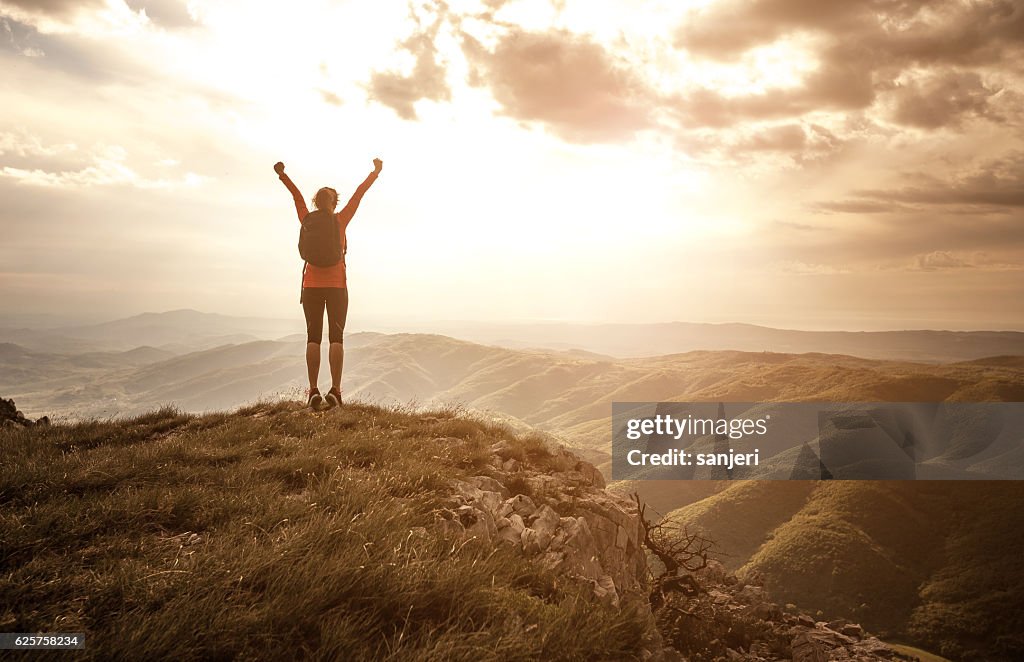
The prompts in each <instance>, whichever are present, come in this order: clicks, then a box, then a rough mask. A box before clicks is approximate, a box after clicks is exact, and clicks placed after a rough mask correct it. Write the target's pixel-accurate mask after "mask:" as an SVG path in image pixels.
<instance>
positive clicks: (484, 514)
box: [438, 442, 647, 605]
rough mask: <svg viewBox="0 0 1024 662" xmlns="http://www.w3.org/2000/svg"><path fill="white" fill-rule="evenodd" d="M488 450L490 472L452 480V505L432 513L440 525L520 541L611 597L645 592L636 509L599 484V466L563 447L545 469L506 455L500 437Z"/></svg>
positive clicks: (498, 540)
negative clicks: (552, 469) (491, 468)
mask: <svg viewBox="0 0 1024 662" xmlns="http://www.w3.org/2000/svg"><path fill="white" fill-rule="evenodd" d="M492 451H493V453H494V455H493V456H492V460H491V466H492V467H493V471H492V472H490V473H491V475H489V476H488V475H480V476H473V477H471V478H469V479H467V480H460V481H456V482H455V484H454V485H453V488H454V493H453V495H452V500H451V506H450V507H449V508H447V509H445V510H444V511H442V512H439V513H438V518H439V520H441V522H442V524H441V525H442V526H445V527H448V528H451V529H452V530H453V532H454V533H458V534H461V535H468V536H475V537H477V538H481V539H484V540H487V541H491V542H493V543H495V544H500V545H509V546H512V547H515V548H518V549H519V550H521V551H522V553H523V554H525V555H526V556H528V557H532V558H536V559H537V562H538V563H540V564H541V565H543V566H544V567H545V568H548V569H550V570H553V571H555V572H557V573H559V574H561V575H565V576H570V577H573V578H576V579H578V580H580V581H583V582H586V583H589V584H590V585H591V586H592V587H593V590H594V593H595V594H596V595H598V596H600V597H601V598H603V599H606V600H608V601H609V602H611V603H612V604H615V605H619V604H620V603H621V602H622V600H623V599H624V598H625V597H626V596H629V597H630V599H634V598H640V597H643V598H644V599H646V593H645V582H646V581H647V563H646V560H645V556H644V551H643V549H642V546H641V544H642V543H641V541H642V536H643V530H642V528H641V526H640V521H639V518H638V516H637V513H636V508H635V506H634V505H633V504H632V503H631V502H629V501H626V500H624V499H622V498H620V497H617V496H614V495H611V494H609V493H608V492H605V491H604V478H603V476H602V475H601V472H600V471H598V470H597V469H596V468H595V467H594V466H593V465H592V464H590V463H588V462H585V461H583V460H581V459H579V458H578V457H576V456H575V455H572V454H571V453H569V452H567V451H565V450H560V451H557V453H556V454H555V456H554V457H553V458H552V459H551V461H550V464H552V465H554V466H555V467H557V468H558V469H559V470H556V471H547V472H546V471H542V470H541V469H539V468H538V467H536V466H531V465H529V464H527V463H525V462H523V461H521V460H519V459H516V458H514V457H512V455H513V452H512V450H511V449H510V448H509V446H508V445H507V444H506V443H505V442H498V443H497V444H495V445H494V447H493V448H492ZM510 485H511V486H514V487H515V489H514V490H513V489H510V487H509V486H510Z"/></svg>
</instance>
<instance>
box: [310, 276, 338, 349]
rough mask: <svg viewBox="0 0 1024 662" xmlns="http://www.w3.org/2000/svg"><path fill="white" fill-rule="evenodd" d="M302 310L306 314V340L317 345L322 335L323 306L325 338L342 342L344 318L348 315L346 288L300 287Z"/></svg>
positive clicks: (333, 341)
mask: <svg viewBox="0 0 1024 662" xmlns="http://www.w3.org/2000/svg"><path fill="white" fill-rule="evenodd" d="M301 301H302V312H303V313H305V314H306V342H313V343H316V344H317V345H319V344H320V341H321V340H323V337H324V308H326V309H327V338H328V339H329V340H330V341H331V342H332V343H340V342H343V336H344V333H345V318H347V317H348V288H345V287H304V288H302V298H301Z"/></svg>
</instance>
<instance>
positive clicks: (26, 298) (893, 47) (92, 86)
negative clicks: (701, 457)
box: [0, 0, 1024, 330]
mask: <svg viewBox="0 0 1024 662" xmlns="http://www.w3.org/2000/svg"><path fill="white" fill-rule="evenodd" d="M1022 55H1024V3H1021V2H1009V1H1005V0H995V1H986V0H972V1H970V2H961V1H957V0H954V1H947V0H935V1H913V0H903V1H896V0H870V1H861V2H855V1H850V2H817V1H813V0H750V1H738V0H717V1H703V0H701V1H697V2H680V1H678V0H674V1H665V2H662V1H659V0H650V1H646V0H509V1H504V0H477V1H471V0H449V1H448V2H440V1H430V2H412V3H407V2H390V1H388V2H372V3H371V2H352V1H350V2H327V1H311V2H302V1H296V2H289V3H269V2H267V3H262V2H261V3H254V2H242V1H241V0H224V1H221V0H210V1H207V0H189V1H181V0H73V1H72V0H13V1H12V0H0V66H2V68H3V72H4V74H3V77H2V79H0V107H2V108H3V111H2V115H0V200H2V202H0V236H2V237H3V240H2V241H0V310H3V311H7V312H12V311H13V312H16V313H21V314H39V313H45V314H57V315H70V316H74V315H83V316H91V317H117V316H126V315H131V314H136V313H141V312H144V311H163V310H172V309H179V308H193V309H198V310H203V311H208V312H221V313H226V314H232V315H255V316H267V317H298V316H299V314H300V308H299V303H298V296H299V287H300V271H301V268H302V263H301V261H300V259H299V257H298V252H297V249H296V242H297V238H298V227H299V226H298V220H297V218H296V214H295V211H294V207H293V205H292V202H291V198H290V196H289V195H288V193H287V192H286V190H285V189H284V187H283V186H282V185H281V183H280V182H279V181H278V180H277V178H276V176H275V174H274V172H273V169H272V166H273V164H274V163H275V162H276V161H278V160H281V161H283V162H284V163H285V164H286V168H287V172H288V173H289V174H290V175H291V177H292V178H293V179H294V180H295V182H296V183H297V184H298V185H299V187H300V188H301V189H302V191H303V194H304V195H305V196H306V197H307V198H310V197H311V196H312V195H313V193H315V191H316V190H317V189H318V188H319V187H321V186H332V187H334V188H336V189H337V190H338V191H339V193H340V194H341V197H342V200H343V201H344V200H345V199H346V198H347V196H348V195H349V194H350V193H349V192H350V191H352V190H354V189H355V187H356V186H357V185H358V184H359V183H360V182H361V181H362V179H363V178H364V177H365V176H366V174H368V173H369V171H370V170H371V169H372V159H373V158H374V157H380V158H381V159H383V161H384V170H383V173H382V174H381V176H380V178H379V179H378V181H377V182H376V184H375V185H374V186H373V188H372V189H371V190H370V192H369V193H368V194H367V195H366V197H365V198H364V200H363V202H362V204H361V206H360V208H359V210H358V212H357V213H356V216H355V218H354V220H353V222H352V224H351V225H350V226H349V230H348V242H349V253H348V258H347V263H348V274H349V275H348V281H349V289H350V300H351V308H350V317H349V319H350V323H352V322H354V323H355V324H356V325H357V326H358V325H361V326H364V327H365V326H368V325H369V326H372V324H373V322H374V321H376V320H387V321H389V322H392V323H393V322H395V321H401V320H410V321H416V323H417V324H420V325H422V324H423V323H428V324H429V321H430V320H474V321H495V322H499V321H500V322H514V321H538V320H565V321H585V322H663V321H691V322H726V321H739V322H751V323H759V324H767V325H770V326H778V327H784V328H801V329H864V330H875V329H901V328H945V329H1020V330H1024V133H1022V127H1024V103H1022V96H1021V95H1022V91H1024V57H1022Z"/></svg>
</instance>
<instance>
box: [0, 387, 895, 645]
mask: <svg viewBox="0 0 1024 662" xmlns="http://www.w3.org/2000/svg"><path fill="white" fill-rule="evenodd" d="M0 451H2V452H3V454H4V457H5V459H6V460H8V461H7V462H5V463H4V464H3V465H2V467H0V505H2V507H3V513H4V515H3V517H2V518H0V571H2V572H3V576H4V577H5V580H4V581H3V582H0V605H2V607H0V629H3V630H5V631H11V632H16V631H21V632H31V631H39V630H44V631H49V630H53V629H59V630H61V631H65V632H76V631H78V632H86V633H87V642H88V643H87V646H86V650H85V651H84V652H83V655H84V657H85V658H86V659H96V660H100V659H139V658H145V659H158V658H159V659H164V658H174V659H211V658H215V659H233V658H245V659H253V658H257V659H295V658H300V657H301V658H312V659H374V660H376V659H384V660H440V659H444V660H510V659H519V660H535V659H552V660H555V659H576V660H629V659H651V660H665V661H669V660H679V659H681V658H680V657H679V655H678V653H676V652H675V650H673V649H672V648H670V647H668V646H667V642H671V643H673V644H675V645H678V646H679V647H680V648H681V649H683V650H687V651H689V655H690V656H691V657H690V659H693V660H711V659H717V658H720V657H722V656H726V655H727V656H729V657H730V659H747V660H777V659H789V658H791V657H793V656H794V655H798V654H799V655H818V656H820V655H826V656H827V655H828V654H829V652H830V651H832V652H834V653H835V654H836V655H840V654H841V655H845V656H847V657H849V656H854V657H856V656H859V657H857V659H865V660H880V659H891V658H892V657H893V656H894V655H895V653H894V651H893V650H892V649H890V648H889V647H888V646H886V645H885V644H883V643H882V642H880V641H878V639H876V638H874V637H872V636H870V635H869V634H867V633H865V632H864V631H863V629H862V628H861V627H860V626H859V625H856V624H851V623H848V622H846V621H832V622H824V621H817V622H816V621H815V619H814V618H811V617H809V616H808V615H806V614H801V613H797V612H792V611H787V612H786V613H784V612H783V610H782V609H781V608H780V607H779V606H778V605H776V604H774V603H771V602H770V601H769V600H768V597H767V595H766V594H765V592H764V589H763V588H761V587H760V586H759V585H757V584H756V583H752V582H744V581H740V580H737V579H736V578H735V577H733V576H729V575H726V574H725V573H724V572H723V571H722V570H721V566H715V565H712V566H709V568H708V570H709V572H703V573H701V574H699V575H698V576H697V578H696V580H695V581H696V584H694V585H695V586H698V587H699V590H698V592H697V594H696V595H694V596H692V599H690V598H684V599H682V600H683V601H682V602H677V603H678V604H683V605H691V606H692V607H693V608H694V609H698V608H699V609H700V610H701V615H699V616H697V617H696V618H697V620H692V619H690V618H687V619H684V622H681V621H680V620H679V619H678V617H673V614H674V613H675V612H673V611H669V610H666V609H662V610H661V611H655V610H654V602H653V600H652V599H651V598H649V596H648V594H649V592H650V591H651V578H652V571H651V569H650V567H649V565H648V560H647V557H646V555H645V553H644V551H643V542H642V541H643V539H644V536H645V534H644V527H643V526H642V522H641V520H640V519H639V516H638V513H637V512H636V510H635V509H634V508H632V507H631V505H630V503H629V502H628V501H626V500H624V499H621V498H619V497H616V496H615V495H613V494H611V493H608V492H606V491H605V490H604V489H602V488H603V485H604V480H603V478H602V477H601V475H600V473H598V472H597V471H596V469H595V468H594V467H593V466H592V465H589V464H588V463H586V462H584V461H582V460H580V459H579V458H578V457H576V456H574V455H572V454H571V453H569V452H567V451H565V450H560V449H557V448H554V447H553V446H551V445H550V443H549V442H548V440H546V439H545V438H543V437H541V436H537V435H536V434H533V435H522V434H516V433H514V432H512V431H511V430H510V429H509V428H508V427H506V426H504V425H501V424H497V423H489V422H487V421H483V420H480V419H472V418H467V417H465V416H462V415H460V414H459V413H458V412H455V411H452V410H436V411H431V412H419V413H412V412H409V411H403V410H399V409H395V408H383V407H377V406H371V405H360V404H356V405H346V406H345V407H344V408H343V409H341V410H335V411H332V412H326V413H321V414H314V413H311V412H309V411H308V410H305V409H304V408H303V407H302V406H301V405H299V404H298V403H291V402H278V403H272V404H270V403H264V404H259V405H255V406H251V407H247V408H243V409H241V410H238V411H237V412H235V413H214V414H208V415H204V416H195V415H189V414H183V413H181V412H179V411H177V410H174V409H171V408H164V409H160V410H157V411H154V412H150V413H148V414H145V415H142V416H138V417H134V418H128V419H121V420H110V421H89V422H83V423H77V424H74V425H61V424H57V425H49V426H48V425H35V426H30V427H21V426H16V427H13V428H10V427H9V428H7V429H4V430H0ZM678 599H679V598H676V597H674V598H673V600H676V601H678ZM681 623H682V629H680V625H681ZM662 631H664V632H665V633H666V634H665V635H664V636H663V635H662V633H661V632H662ZM666 637H667V639H666ZM737 656H738V657H737Z"/></svg>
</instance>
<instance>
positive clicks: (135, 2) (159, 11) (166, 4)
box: [125, 0, 196, 29]
mask: <svg viewBox="0 0 1024 662" xmlns="http://www.w3.org/2000/svg"><path fill="white" fill-rule="evenodd" d="M125 2H126V3H127V5H128V6H129V7H130V8H131V9H132V10H134V11H145V12H146V16H148V17H149V20H150V21H152V22H153V23H155V24H156V25H159V26H160V27H162V28H168V29H176V28H190V27H193V26H195V25H196V21H195V20H194V19H193V18H192V15H191V14H189V12H188V7H186V6H185V3H184V2H181V1H180V0H125Z"/></svg>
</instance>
